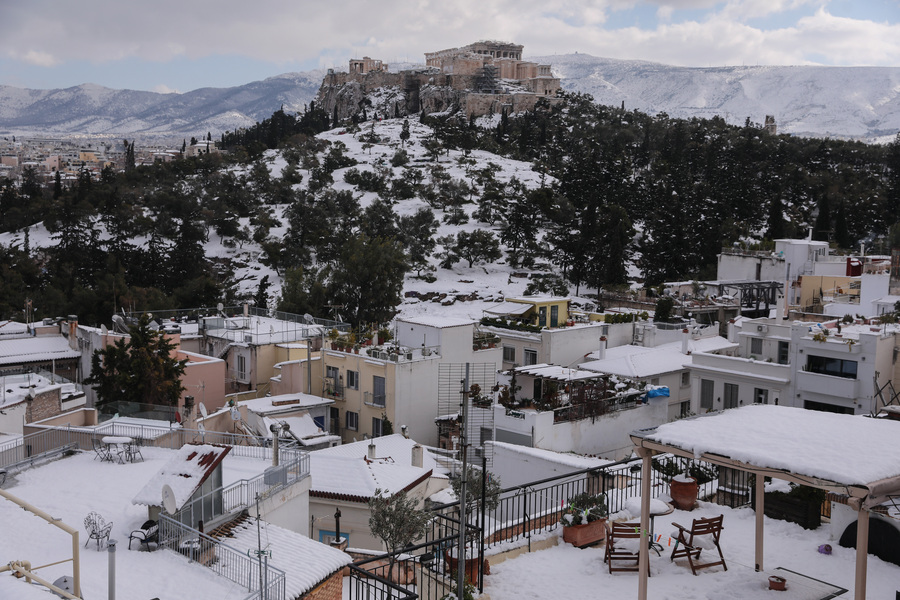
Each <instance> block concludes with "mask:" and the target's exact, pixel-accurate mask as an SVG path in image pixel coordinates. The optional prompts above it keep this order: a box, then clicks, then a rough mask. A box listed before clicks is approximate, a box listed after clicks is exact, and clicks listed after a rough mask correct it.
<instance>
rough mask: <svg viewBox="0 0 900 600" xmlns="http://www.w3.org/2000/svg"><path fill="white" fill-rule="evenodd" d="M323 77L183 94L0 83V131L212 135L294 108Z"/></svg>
mask: <svg viewBox="0 0 900 600" xmlns="http://www.w3.org/2000/svg"><path fill="white" fill-rule="evenodd" d="M322 77H324V72H323V71H321V70H316V71H307V72H304V73H287V74H284V75H278V76H277V77H269V78H268V79H264V80H262V81H254V82H252V83H248V84H246V85H242V86H238V87H231V88H201V89H198V90H194V91H191V92H186V93H183V94H159V93H155V92H139V91H134V90H112V89H109V88H105V87H102V86H98V85H93V84H84V85H79V86H75V87H71V88H67V89H63V90H27V89H21V88H14V87H10V86H0V134H5V135H8V134H11V133H12V134H16V133H20V134H29V133H30V134H36V133H40V134H42V135H129V136H146V137H151V136H166V135H178V136H181V135H197V134H203V133H205V132H207V131H210V132H214V133H216V134H218V133H221V132H223V131H228V130H234V129H237V128H238V127H246V126H250V125H253V124H254V123H256V122H257V121H261V120H263V119H265V118H267V117H270V116H272V113H273V112H275V111H276V110H278V109H279V108H280V107H281V106H284V108H285V110H288V111H292V112H293V111H299V110H302V108H303V105H304V104H307V103H309V101H310V100H312V99H313V98H314V97H315V95H316V92H317V91H318V89H319V85H320V84H321V82H322Z"/></svg>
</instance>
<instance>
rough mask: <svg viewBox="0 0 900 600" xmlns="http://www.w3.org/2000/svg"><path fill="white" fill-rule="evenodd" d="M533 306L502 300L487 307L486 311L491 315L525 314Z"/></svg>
mask: <svg viewBox="0 0 900 600" xmlns="http://www.w3.org/2000/svg"><path fill="white" fill-rule="evenodd" d="M532 308H534V307H533V306H532V305H530V304H524V303H521V302H500V303H498V304H492V305H490V306H488V307H485V309H484V312H486V313H488V314H490V315H524V314H525V313H527V312H528V311H529V310H531V309H532Z"/></svg>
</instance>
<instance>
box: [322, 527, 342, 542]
mask: <svg viewBox="0 0 900 600" xmlns="http://www.w3.org/2000/svg"><path fill="white" fill-rule="evenodd" d="M336 539H337V533H335V532H334V531H325V530H324V529H320V530H319V541H320V542H322V543H323V544H331V543H332V542H333V541H335V540H336ZM341 539H343V540H345V541H347V542H349V541H350V536H349V535H347V532H346V531H342V532H341Z"/></svg>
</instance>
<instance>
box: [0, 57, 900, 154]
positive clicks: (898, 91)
mask: <svg viewBox="0 0 900 600" xmlns="http://www.w3.org/2000/svg"><path fill="white" fill-rule="evenodd" d="M527 58H529V60H536V61H540V62H546V63H550V64H552V65H553V70H554V71H555V72H556V74H557V75H559V76H560V77H562V79H563V82H562V85H563V88H564V89H566V90H570V91H578V92H586V93H589V94H591V95H593V96H594V98H595V99H596V100H597V101H598V102H601V103H604V104H612V105H616V106H618V105H621V104H622V102H624V103H625V106H626V108H634V109H638V110H641V111H646V112H650V113H654V114H655V113H659V112H665V113H667V114H669V115H670V116H673V117H683V118H691V117H712V116H715V115H718V116H720V117H722V118H724V119H725V120H727V121H728V122H729V123H732V124H743V123H744V120H745V119H746V118H748V117H749V118H750V119H751V120H752V121H754V122H758V123H761V122H763V120H764V118H765V115H774V117H775V120H776V122H777V124H778V130H779V132H784V133H792V134H795V135H804V136H815V137H825V136H831V137H842V138H843V137H848V138H860V139H866V140H869V141H889V140H890V139H892V138H893V136H894V135H896V133H897V132H898V131H900V68H897V67H816V66H798V67H780V66H778V67H710V68H687V67H673V66H668V65H663V64H657V63H649V62H643V61H633V60H613V59H607V58H597V57H594V56H590V55H587V54H567V55H554V56H543V57H527ZM399 66H410V65H395V68H396V67H399ZM323 76H324V71H321V70H316V71H307V72H303V73H286V74H284V75H278V76H276V77H270V78H268V79H264V80H262V81H256V82H253V83H248V84H246V85H242V86H239V87H233V88H202V89H198V90H194V91H192V92H187V93H184V94H157V93H153V92H137V91H133V90H111V89H108V88H104V87H100V86H96V85H92V84H85V85H81V86H76V87H72V88H68V89H64V90H28V89H21V88H13V87H9V86H0V134H4V135H8V134H32V135H35V134H39V135H78V136H84V135H110V136H119V135H128V136H131V137H150V136H166V135H171V136H178V137H180V136H185V135H196V134H198V133H200V134H203V133H205V132H207V131H210V132H213V133H214V134H216V135H218V133H220V132H223V131H226V130H233V129H236V128H238V127H244V126H248V125H252V124H253V123H254V122H256V121H260V120H262V119H265V118H267V117H269V116H271V115H272V113H273V112H275V111H276V110H278V109H279V108H280V107H281V106H282V105H283V106H284V108H285V109H286V110H288V111H296V110H300V109H301V108H302V107H303V105H304V104H307V103H309V102H310V101H311V100H312V99H314V98H315V95H316V92H317V91H318V88H319V85H320V84H321V81H322V78H323Z"/></svg>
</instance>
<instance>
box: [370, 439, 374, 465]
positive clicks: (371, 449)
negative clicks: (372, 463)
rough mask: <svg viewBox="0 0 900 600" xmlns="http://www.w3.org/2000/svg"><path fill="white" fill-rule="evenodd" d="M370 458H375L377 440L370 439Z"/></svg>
mask: <svg viewBox="0 0 900 600" xmlns="http://www.w3.org/2000/svg"><path fill="white" fill-rule="evenodd" d="M369 460H375V440H370V441H369Z"/></svg>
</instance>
